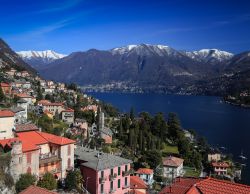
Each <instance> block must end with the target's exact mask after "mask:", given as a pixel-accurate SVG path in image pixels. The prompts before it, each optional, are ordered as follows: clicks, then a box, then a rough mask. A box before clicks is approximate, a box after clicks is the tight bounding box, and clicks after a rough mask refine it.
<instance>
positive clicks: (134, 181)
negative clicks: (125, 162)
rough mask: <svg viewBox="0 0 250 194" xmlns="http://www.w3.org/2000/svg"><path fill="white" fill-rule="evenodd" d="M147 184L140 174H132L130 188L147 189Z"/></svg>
mask: <svg viewBox="0 0 250 194" xmlns="http://www.w3.org/2000/svg"><path fill="white" fill-rule="evenodd" d="M147 188H148V187H147V185H146V184H145V183H144V181H143V180H142V179H141V178H140V177H138V176H130V189H147Z"/></svg>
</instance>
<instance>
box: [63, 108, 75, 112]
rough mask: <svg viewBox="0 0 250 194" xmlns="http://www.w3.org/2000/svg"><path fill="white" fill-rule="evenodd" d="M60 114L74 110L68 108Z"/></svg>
mask: <svg viewBox="0 0 250 194" xmlns="http://www.w3.org/2000/svg"><path fill="white" fill-rule="evenodd" d="M62 112H74V110H73V109H71V108H68V109H66V110H63V111H62Z"/></svg>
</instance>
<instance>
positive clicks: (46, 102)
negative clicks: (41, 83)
mask: <svg viewBox="0 0 250 194" xmlns="http://www.w3.org/2000/svg"><path fill="white" fill-rule="evenodd" d="M49 103H50V101H48V100H39V101H38V102H37V104H41V105H45V104H49Z"/></svg>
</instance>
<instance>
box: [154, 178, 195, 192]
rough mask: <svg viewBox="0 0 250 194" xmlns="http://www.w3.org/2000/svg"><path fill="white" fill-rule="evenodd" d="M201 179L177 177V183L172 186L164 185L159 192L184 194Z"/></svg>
mask: <svg viewBox="0 0 250 194" xmlns="http://www.w3.org/2000/svg"><path fill="white" fill-rule="evenodd" d="M199 181H200V179H196V178H177V179H176V180H175V183H174V184H173V185H172V186H171V187H170V186H166V187H164V188H163V189H162V190H161V191H160V193H159V194H167V193H172V194H184V193H186V192H187V191H188V190H189V189H190V188H191V187H192V186H193V185H194V184H196V183H197V182H199Z"/></svg>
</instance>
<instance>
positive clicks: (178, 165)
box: [162, 156, 184, 179]
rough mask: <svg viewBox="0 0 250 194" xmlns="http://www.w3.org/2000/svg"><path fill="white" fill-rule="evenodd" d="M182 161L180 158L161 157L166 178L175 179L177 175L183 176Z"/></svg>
mask: <svg viewBox="0 0 250 194" xmlns="http://www.w3.org/2000/svg"><path fill="white" fill-rule="evenodd" d="M183 162H184V160H183V159H182V158H177V157H174V156H168V157H166V158H164V159H163V162H162V163H163V176H164V177H166V178H168V179H175V178H176V177H178V176H183V175H184V171H183Z"/></svg>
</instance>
